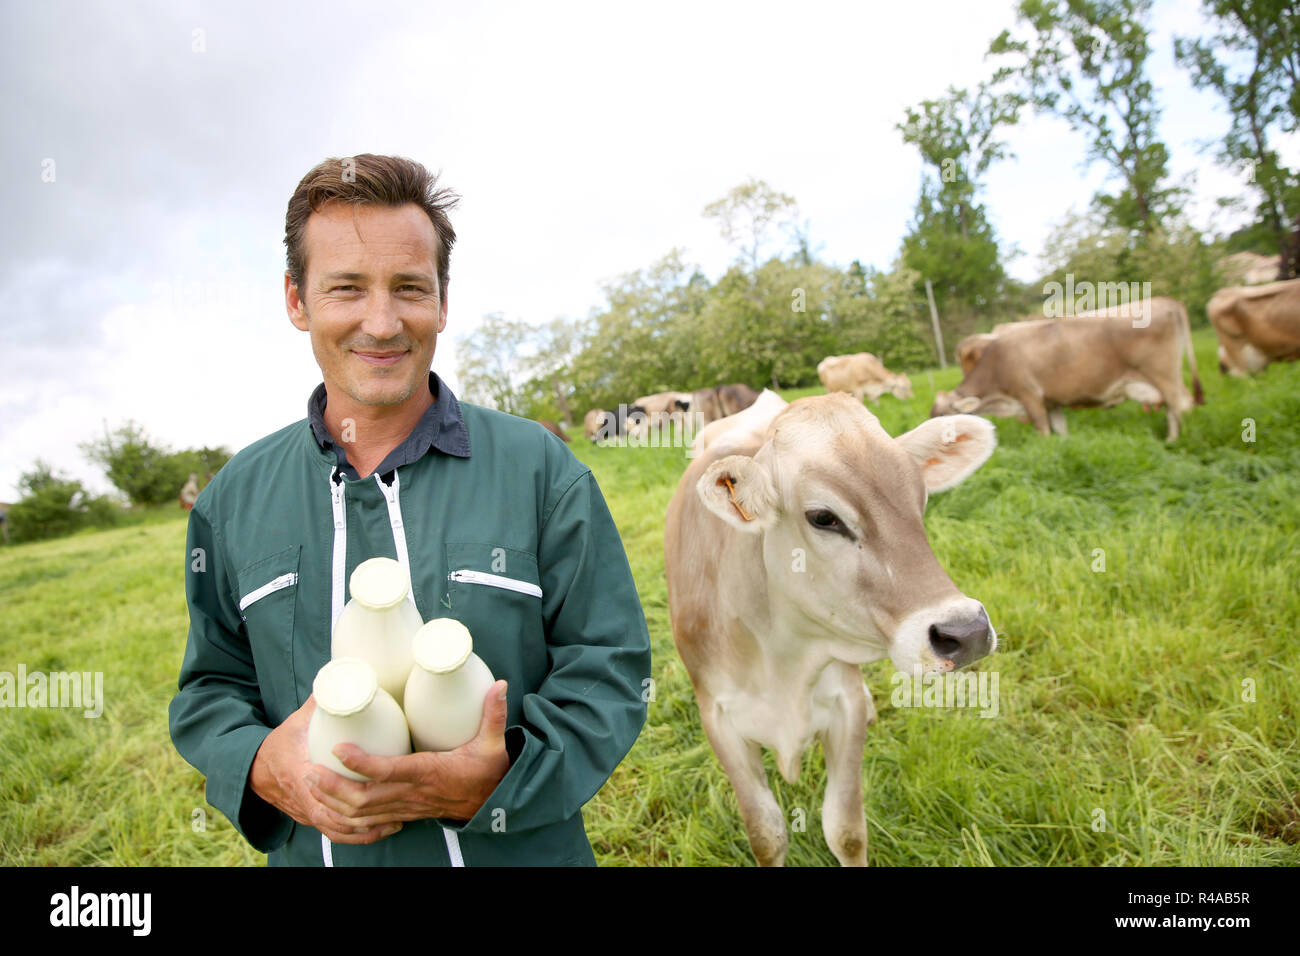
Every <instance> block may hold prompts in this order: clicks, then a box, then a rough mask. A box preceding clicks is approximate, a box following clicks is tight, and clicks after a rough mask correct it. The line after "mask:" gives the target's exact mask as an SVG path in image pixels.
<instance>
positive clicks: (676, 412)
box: [634, 392, 694, 432]
mask: <svg viewBox="0 0 1300 956" xmlns="http://www.w3.org/2000/svg"><path fill="white" fill-rule="evenodd" d="M634 407H638V408H643V409H645V413H646V430H647V432H650V431H654V430H657V429H666V428H670V427H671V426H673V425H676V426H677V427H678V428H683V427H687V426H686V422H685V416H686V413H687V412H688V411H689V410H690V407H691V393H690V392H659V393H658V394H656V395H643V396H641V397H640V398H638V399H637V400H636V402H635V403H634ZM690 427H694V423H691V426H690Z"/></svg>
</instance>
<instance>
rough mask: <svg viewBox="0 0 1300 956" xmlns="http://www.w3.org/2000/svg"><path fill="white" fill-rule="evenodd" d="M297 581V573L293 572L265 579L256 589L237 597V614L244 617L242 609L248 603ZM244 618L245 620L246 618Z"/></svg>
mask: <svg viewBox="0 0 1300 956" xmlns="http://www.w3.org/2000/svg"><path fill="white" fill-rule="evenodd" d="M297 583H298V575H296V574H293V573H290V574H282V575H280V576H279V577H278V578H275V579H274V580H271V581H267V582H266V583H265V584H263V585H262V586H261V587H260V588H257V589H256V590H253V591H249V592H248V593H247V594H245V595H244V596H243V597H241V598H240V599H239V616H240V617H244V611H245V610H246V609H247V608H248V606H249V605H250V604H256V603H257V602H258V601H260V600H262V598H264V597H266V596H267V595H268V594H274V593H275V592H276V591H282V590H284V589H285V588H287V587H292V586H293V585H295V584H297ZM244 619H245V620H247V618H244Z"/></svg>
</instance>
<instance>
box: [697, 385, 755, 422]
mask: <svg viewBox="0 0 1300 956" xmlns="http://www.w3.org/2000/svg"><path fill="white" fill-rule="evenodd" d="M757 398H758V392H757V391H755V390H754V389H752V388H750V387H749V386H748V385H715V386H713V387H712V388H700V389H696V390H695V392H694V393H693V394H692V395H691V411H692V412H694V413H695V415H696V421H697V422H699V424H700V425H702V426H703V425H708V424H709V423H710V422H716V421H717V420H718V419H719V418H726V417H727V416H729V415H734V414H736V412H739V411H743V410H744V409H746V408H748V407H749V406H750V405H752V404H754V402H755V400H756V399H757Z"/></svg>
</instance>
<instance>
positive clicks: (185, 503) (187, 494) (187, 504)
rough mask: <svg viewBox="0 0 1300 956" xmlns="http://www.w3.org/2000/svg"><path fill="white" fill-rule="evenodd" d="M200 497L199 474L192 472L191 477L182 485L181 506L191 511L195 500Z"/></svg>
mask: <svg viewBox="0 0 1300 956" xmlns="http://www.w3.org/2000/svg"><path fill="white" fill-rule="evenodd" d="M198 497H199V476H198V475H196V474H195V473H194V472H190V478H189V480H188V481H187V482H185V484H184V485H182V486H181V494H180V500H181V507H182V508H184V509H185V510H186V511H189V510H190V509H191V508H193V507H194V502H195V500H196V499H197V498H198Z"/></svg>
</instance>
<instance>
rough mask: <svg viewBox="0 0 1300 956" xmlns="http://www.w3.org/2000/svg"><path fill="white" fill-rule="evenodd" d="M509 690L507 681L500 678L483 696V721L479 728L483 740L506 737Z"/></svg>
mask: <svg viewBox="0 0 1300 956" xmlns="http://www.w3.org/2000/svg"><path fill="white" fill-rule="evenodd" d="M507 690H508V685H507V684H506V682H505V681H503V680H499V681H497V682H496V683H495V684H493V685H492V686H491V687H489V688H488V692H487V696H486V697H484V698H483V722H482V723H481V724H480V725H479V728H478V735H479V737H481V738H483V742H486V741H492V740H496V739H498V738H500V739H502V740H504V739H505V735H506V691H507Z"/></svg>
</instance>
